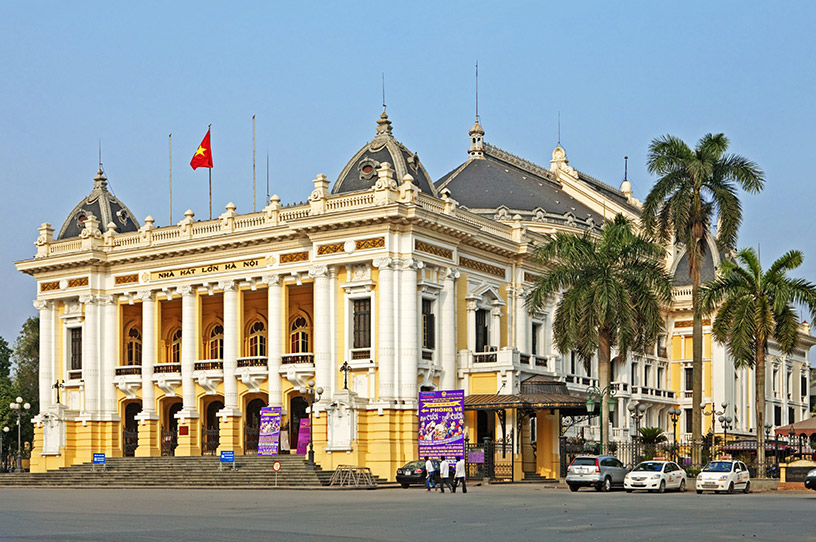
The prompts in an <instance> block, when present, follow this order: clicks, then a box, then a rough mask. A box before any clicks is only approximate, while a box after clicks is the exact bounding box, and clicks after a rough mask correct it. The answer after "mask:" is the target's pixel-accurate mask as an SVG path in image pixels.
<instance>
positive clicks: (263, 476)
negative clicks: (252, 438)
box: [0, 455, 383, 488]
mask: <svg viewBox="0 0 816 542" xmlns="http://www.w3.org/2000/svg"><path fill="white" fill-rule="evenodd" d="M275 461H280V464H281V469H280V471H279V472H278V473H277V486H278V487H320V486H328V485H329V481H330V480H331V476H332V471H323V470H322V469H321V468H320V466H319V465H317V466H315V468H314V469H309V468H307V467H306V459H305V457H304V456H302V455H279V456H272V457H268V456H266V457H259V456H236V457H235V470H234V471H233V470H231V469H230V468H229V466H226V465H225V469H224V470H223V471H219V470H218V467H219V463H220V461H219V458H218V457H214V456H213V457H210V456H204V457H109V458H107V465H106V469H105V470H104V471H102V470H101V469H97V471H96V472H94V471H93V469H92V465H91V463H82V464H80V465H73V466H70V467H65V468H61V469H58V470H55V471H49V472H45V473H29V472H25V473H11V474H9V473H3V474H0V486H48V487H54V486H66V487H257V488H261V487H263V488H269V487H275V485H276V475H275V471H274V470H273V469H272V465H273V463H274V462H275ZM382 482H383V480H377V483H378V484H379V483H382Z"/></svg>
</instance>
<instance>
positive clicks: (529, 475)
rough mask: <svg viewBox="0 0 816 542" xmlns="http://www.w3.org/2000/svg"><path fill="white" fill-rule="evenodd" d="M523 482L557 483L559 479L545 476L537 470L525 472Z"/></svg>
mask: <svg viewBox="0 0 816 542" xmlns="http://www.w3.org/2000/svg"><path fill="white" fill-rule="evenodd" d="M521 482H530V483H542V484H557V483H558V480H553V479H552V478H544V477H543V476H541V475H540V474H538V473H535V472H525V473H524V479H523V480H521Z"/></svg>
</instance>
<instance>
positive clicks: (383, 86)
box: [382, 72, 385, 115]
mask: <svg viewBox="0 0 816 542" xmlns="http://www.w3.org/2000/svg"><path fill="white" fill-rule="evenodd" d="M382 91H383V115H384V114H385V72H383V74H382Z"/></svg>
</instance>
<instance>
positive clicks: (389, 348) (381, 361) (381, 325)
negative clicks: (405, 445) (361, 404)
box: [374, 258, 396, 401]
mask: <svg viewBox="0 0 816 542" xmlns="http://www.w3.org/2000/svg"><path fill="white" fill-rule="evenodd" d="M391 265H392V260H391V258H380V259H378V260H374V267H377V268H378V269H379V278H378V279H377V313H378V322H377V328H378V331H379V333H378V335H377V364H378V366H379V377H380V390H379V397H380V400H383V401H390V400H393V399H394V398H395V397H396V389H395V385H394V374H395V373H394V354H395V351H394V269H393V268H392V267H391Z"/></svg>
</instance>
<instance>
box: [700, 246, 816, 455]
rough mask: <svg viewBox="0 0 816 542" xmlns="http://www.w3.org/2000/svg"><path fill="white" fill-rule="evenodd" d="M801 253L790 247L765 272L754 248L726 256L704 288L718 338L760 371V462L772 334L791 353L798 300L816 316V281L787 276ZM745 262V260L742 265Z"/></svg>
mask: <svg viewBox="0 0 816 542" xmlns="http://www.w3.org/2000/svg"><path fill="white" fill-rule="evenodd" d="M802 260H803V258H802V253H801V252H799V251H798V250H791V251H790V252H788V253H786V254H783V255H782V256H781V257H780V258H779V259H778V260H776V261H775V262H774V263H772V264H771V267H769V268H768V270H767V271H766V272H764V273H763V272H762V267H761V265H760V261H759V255H758V254H757V252H756V251H754V249H752V248H748V249H744V250H741V251H740V252H739V254H737V262H739V263H735V262H732V261H730V260H726V261H724V262H723V265H722V273H721V274H720V276H719V277H718V278H717V279H715V280H714V281H712V282H710V283H708V284H707V285H706V286H705V287H704V288H703V289H702V291H701V299H700V302H701V311H702V312H704V313H705V314H711V313H713V312H714V311H715V310H716V312H717V315H716V318H715V320H714V325H713V327H712V333H713V335H714V338H715V339H716V340H717V341H719V342H721V343H723V344H725V345H726V346H727V348H728V352H729V354H731V357H732V358H733V359H734V365H735V366H736V367H753V368H754V370H755V371H756V389H755V393H756V399H755V405H756V429H757V431H756V438H757V461H758V462H759V463H760V464H763V463H764V462H765V433H764V431H763V428H764V425H765V354H766V353H767V352H768V340H770V339H773V340H774V341H775V342H776V343H777V344H778V345H779V349H780V351H782V352H784V353H790V352H792V351H793V349H794V347H795V346H796V343H797V339H798V332H799V331H798V328H799V318H798V315H797V313H796V310H795V309H794V305H795V304H799V305H803V306H805V307H806V308H807V309H809V310H810V313H811V317H813V316H814V315H816V285H813V284H811V283H810V282H807V281H805V280H802V279H793V278H789V277H788V276H787V272H788V271H792V270H794V269H796V268H797V267H799V266H800V265H802ZM740 264H741V265H740Z"/></svg>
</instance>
